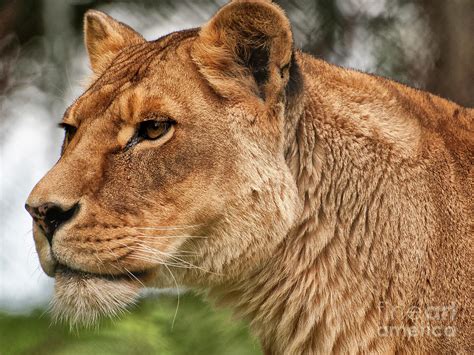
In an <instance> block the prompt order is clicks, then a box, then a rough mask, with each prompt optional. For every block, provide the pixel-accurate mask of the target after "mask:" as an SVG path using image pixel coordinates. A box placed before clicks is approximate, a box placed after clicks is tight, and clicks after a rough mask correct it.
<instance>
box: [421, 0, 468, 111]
mask: <svg viewBox="0 0 474 355" xmlns="http://www.w3.org/2000/svg"><path fill="white" fill-rule="evenodd" d="M423 5H424V7H425V9H426V11H427V13H428V15H429V16H430V22H431V26H432V29H433V31H434V34H435V36H436V38H437V39H438V46H439V47H438V49H439V51H438V58H437V60H436V62H435V67H434V69H433V72H432V73H431V75H430V76H429V79H428V83H427V90H429V91H431V92H433V93H435V94H437V95H440V96H443V97H445V98H448V99H450V100H453V101H455V102H457V103H459V104H461V105H464V106H470V107H472V106H473V105H474V40H473V37H472V36H473V34H474V1H473V0H449V1H447V0H423Z"/></svg>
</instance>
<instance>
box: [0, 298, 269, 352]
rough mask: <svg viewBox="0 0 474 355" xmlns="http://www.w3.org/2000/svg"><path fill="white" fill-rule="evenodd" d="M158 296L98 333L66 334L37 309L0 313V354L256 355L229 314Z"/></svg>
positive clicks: (256, 347)
mask: <svg viewBox="0 0 474 355" xmlns="http://www.w3.org/2000/svg"><path fill="white" fill-rule="evenodd" d="M175 311H176V297H172V296H159V297H155V298H148V299H145V300H142V301H141V302H139V304H138V305H137V306H136V307H134V308H133V309H132V310H131V312H130V313H127V314H126V315H125V316H123V317H122V318H120V319H117V320H114V321H106V322H104V323H103V324H101V326H100V327H99V328H98V329H92V330H86V329H83V330H79V331H76V330H75V331H73V332H70V331H69V327H68V326H67V325H52V324H51V320H50V318H49V316H48V315H43V313H44V311H43V310H37V311H34V312H32V313H31V314H30V315H7V314H4V313H0V354H2V355H4V354H5V355H16V354H29V355H30V354H35V355H36V354H38V355H40V354H48V355H50V354H53V355H77V354H81V355H82V354H101V355H108V354H114V355H117V354H127V355H133V354H140V355H145V354H160V355H168V354H169V355H180V354H186V355H188V354H196V355H200V354H203V355H204V354H205V355H212V354H226V355H234V354H235V355H246V354H249V355H250V354H261V352H260V348H259V345H258V343H257V341H256V340H254V339H253V338H251V337H250V335H249V333H248V330H247V328H246V325H245V324H244V323H243V322H240V321H236V320H234V319H232V317H231V314H230V312H229V311H226V310H215V309H213V308H212V307H211V306H210V305H208V304H207V303H205V302H204V301H202V300H201V299H200V298H199V297H197V296H194V295H192V294H186V295H181V298H180V305H179V309H178V314H177V317H176V320H175V323H174V326H173V327H172V323H173V317H174V314H175Z"/></svg>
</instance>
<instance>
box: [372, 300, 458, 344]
mask: <svg viewBox="0 0 474 355" xmlns="http://www.w3.org/2000/svg"><path fill="white" fill-rule="evenodd" d="M379 314H380V323H379V330H378V332H379V335H380V336H383V337H398V336H402V337H454V336H456V328H455V327H454V320H455V319H456V315H457V307H456V305H455V304H450V305H433V306H423V307H419V306H411V307H401V306H396V305H392V304H389V303H386V302H381V303H380V304H379Z"/></svg>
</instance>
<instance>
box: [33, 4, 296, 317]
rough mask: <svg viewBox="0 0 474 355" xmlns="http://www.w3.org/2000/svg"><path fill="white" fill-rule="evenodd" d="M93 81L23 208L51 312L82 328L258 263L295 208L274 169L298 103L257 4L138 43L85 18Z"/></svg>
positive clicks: (281, 25)
mask: <svg viewBox="0 0 474 355" xmlns="http://www.w3.org/2000/svg"><path fill="white" fill-rule="evenodd" d="M85 43H86V47H87V50H88V53H89V58H90V63H91V67H92V69H93V72H94V80H93V83H92V84H91V85H90V87H89V88H88V89H87V90H86V91H85V93H84V94H83V95H82V96H81V97H79V98H78V99H77V100H76V101H75V102H74V103H73V104H72V105H71V106H70V107H69V108H68V109H67V111H66V112H65V114H64V118H63V123H61V125H62V126H64V128H65V131H66V137H65V140H64V144H63V148H62V154H61V158H60V160H59V161H58V162H57V163H56V165H55V166H54V167H53V168H52V169H51V170H50V171H49V172H48V173H47V175H46V176H45V177H43V179H42V180H41V181H40V182H39V183H38V184H37V185H36V186H35V188H34V189H33V191H32V193H31V195H30V196H29V198H28V201H27V205H26V208H27V210H28V211H29V212H30V214H31V215H32V217H33V220H34V228H33V234H34V239H35V242H36V249H37V252H38V254H39V258H40V262H41V265H42V268H43V269H44V271H45V272H46V273H47V274H48V275H50V276H53V277H55V279H56V287H55V296H54V302H53V312H54V314H55V315H56V317H59V318H65V319H67V320H69V321H71V322H76V323H86V324H88V323H91V322H93V321H94V320H95V319H96V318H97V317H99V316H101V315H112V314H115V313H116V312H118V311H120V310H121V309H123V308H124V307H126V306H127V305H128V304H130V303H131V302H133V300H134V299H135V297H136V295H137V293H138V291H139V289H140V288H141V287H143V286H147V287H154V286H155V287H163V286H174V285H175V282H176V283H179V284H180V285H183V286H196V287H208V286H212V285H214V284H225V283H226V282H231V281H232V280H239V279H241V278H244V277H246V275H248V273H249V272H252V271H254V270H256V269H257V268H258V267H259V265H262V263H265V260H266V259H267V258H269V257H270V256H271V255H272V252H273V251H274V250H275V248H276V246H277V245H278V244H279V243H281V241H282V239H283V238H284V236H285V235H286V234H287V233H288V231H289V229H290V228H291V227H292V225H293V224H294V222H295V220H296V218H297V217H298V215H299V211H300V210H301V208H302V206H301V203H300V198H299V196H298V191H297V187H296V183H295V179H294V177H293V176H292V174H291V171H290V168H289V166H288V165H287V162H286V160H285V155H287V154H289V153H288V151H287V144H286V142H287V140H288V135H287V133H286V131H287V129H286V128H287V127H288V125H291V122H288V112H289V111H290V110H292V109H294V106H296V103H294V102H292V100H293V99H292V96H294V95H292V94H294V92H295V91H296V90H298V85H300V83H299V80H298V68H297V66H296V63H295V61H294V56H293V44H292V36H291V31H290V26H289V23H288V20H287V19H286V17H285V15H284V13H283V11H282V10H281V9H280V8H279V7H278V6H276V5H273V4H271V3H269V2H266V1H252V2H251V1H235V2H232V3H230V4H229V5H227V6H225V7H223V8H222V9H221V10H220V11H219V12H218V13H217V14H216V15H215V16H214V17H213V18H212V19H211V20H210V22H208V23H207V24H206V25H204V26H203V27H202V28H200V29H192V30H186V31H181V32H175V33H171V34H169V35H167V36H165V37H162V38H160V39H158V40H156V41H152V42H147V41H146V40H144V39H143V37H141V36H140V35H139V34H138V33H136V32H135V31H134V30H132V29H131V28H129V27H128V26H126V25H124V24H122V23H119V22H117V21H115V20H114V19H112V18H110V17H109V16H107V15H105V14H103V13H101V12H98V11H89V12H87V14H86V16H85Z"/></svg>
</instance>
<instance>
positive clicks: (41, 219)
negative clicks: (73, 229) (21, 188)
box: [25, 203, 79, 245]
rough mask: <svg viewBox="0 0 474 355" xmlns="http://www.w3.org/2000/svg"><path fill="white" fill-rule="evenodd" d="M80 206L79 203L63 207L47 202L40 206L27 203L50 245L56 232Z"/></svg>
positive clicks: (27, 208) (26, 206) (29, 211)
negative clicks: (66, 207)
mask: <svg viewBox="0 0 474 355" xmlns="http://www.w3.org/2000/svg"><path fill="white" fill-rule="evenodd" d="M78 207H79V205H78V204H75V205H74V206H72V207H71V208H68V209H63V208H61V207H60V206H58V205H55V204H54V203H45V204H43V205H41V206H38V207H33V206H30V205H28V204H26V205H25V208H26V210H27V211H28V213H29V214H30V215H31V217H33V220H34V221H35V223H36V224H37V225H38V226H39V227H40V228H41V229H42V230H43V232H44V234H45V235H46V238H47V239H48V242H49V244H50V245H51V243H52V241H53V235H54V232H55V231H56V230H57V229H58V228H59V227H60V226H61V225H62V224H64V223H65V222H67V221H68V220H70V219H71V218H72V216H73V215H74V213H75V212H76V210H77V208H78Z"/></svg>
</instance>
